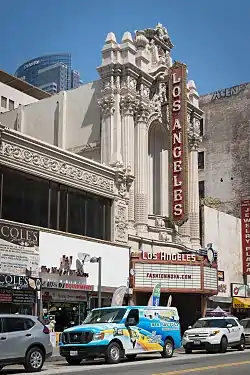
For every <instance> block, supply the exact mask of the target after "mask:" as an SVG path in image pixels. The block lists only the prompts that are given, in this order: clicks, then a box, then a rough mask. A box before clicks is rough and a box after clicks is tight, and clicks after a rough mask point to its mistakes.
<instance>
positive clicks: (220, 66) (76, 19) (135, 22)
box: [0, 0, 250, 93]
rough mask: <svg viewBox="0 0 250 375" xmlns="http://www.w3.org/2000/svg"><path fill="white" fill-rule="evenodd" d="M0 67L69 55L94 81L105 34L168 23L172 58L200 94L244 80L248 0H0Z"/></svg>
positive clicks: (248, 76) (249, 65)
mask: <svg viewBox="0 0 250 375" xmlns="http://www.w3.org/2000/svg"><path fill="white" fill-rule="evenodd" d="M0 9H1V22H0V32H1V54H0V67H1V69H3V70H6V71H7V72H9V73H14V71H15V70H16V68H17V66H18V65H20V64H22V63H23V62H24V61H26V60H28V59H31V58H33V57H36V56H39V55H43V54H47V53H52V52H70V53H72V59H73V67H74V68H75V69H77V70H79V71H80V73H81V77H82V79H83V81H84V82H89V81H91V80H93V79H97V77H98V75H97V72H96V67H97V66H98V65H100V61H101V48H102V46H103V43H104V40H105V37H106V34H107V33H108V32H109V31H113V32H114V33H115V34H116V37H117V41H118V42H119V41H120V40H121V37H122V35H123V33H124V32H125V31H127V30H129V31H131V32H134V31H135V30H138V29H143V28H147V27H155V26H156V24H157V23H158V22H160V23H162V24H163V25H164V26H166V27H167V29H168V32H169V34H170V37H171V39H172V42H173V44H174V49H173V52H172V56H173V58H174V59H176V60H181V61H184V62H185V63H187V65H188V70H189V79H194V80H195V82H196V85H197V87H198V90H199V92H200V93H206V92H212V91H214V90H217V89H219V88H224V87H230V86H233V85H237V84H240V83H244V82H248V81H250V0H238V1H235V0H178V1H177V0H176V1H174V0H157V1H152V0H150V1H149V0H120V1H119V0H109V1H108V0H94V1H90V0H42V1H40V0H8V1H4V0H0Z"/></svg>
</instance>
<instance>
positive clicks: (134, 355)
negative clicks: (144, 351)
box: [126, 354, 137, 361]
mask: <svg viewBox="0 0 250 375" xmlns="http://www.w3.org/2000/svg"><path fill="white" fill-rule="evenodd" d="M136 356H137V354H127V355H126V357H127V359H128V360H129V361H134V360H135V359H136Z"/></svg>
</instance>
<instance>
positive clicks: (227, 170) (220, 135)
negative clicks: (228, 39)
mask: <svg viewBox="0 0 250 375" xmlns="http://www.w3.org/2000/svg"><path fill="white" fill-rule="evenodd" d="M200 107H201V109H202V110H203V111H204V113H205V121H204V136H203V141H202V144H201V149H202V150H204V151H205V173H203V172H202V171H200V172H199V173H200V177H199V179H200V180H204V181H205V195H206V196H207V197H216V198H219V199H220V200H221V202H222V204H221V206H220V210H221V211H224V212H227V213H229V214H232V215H234V216H237V217H240V210H239V208H240V205H239V202H240V199H241V198H247V197H248V196H249V195H248V194H249V190H250V138H249V136H247V135H248V134H249V132H250V83H248V84H244V85H239V86H235V87H234V88H228V89H224V90H220V91H218V92H216V93H212V94H208V95H205V96H202V97H201V98H200Z"/></svg>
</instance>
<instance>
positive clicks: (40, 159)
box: [0, 140, 114, 194]
mask: <svg viewBox="0 0 250 375" xmlns="http://www.w3.org/2000/svg"><path fill="white" fill-rule="evenodd" d="M0 155H1V156H2V161H3V162H4V160H5V159H6V160H7V161H8V163H9V162H10V161H12V162H13V164H16V165H20V166H21V167H24V168H27V167H29V168H30V169H32V170H33V171H37V172H38V173H39V174H44V176H48V174H49V173H50V174H51V175H54V176H55V177H56V178H61V179H62V181H63V182H65V181H66V182H67V183H69V184H70V183H74V184H76V183H77V184H79V186H82V187H85V188H86V187H87V188H88V190H89V189H90V188H91V189H93V190H94V189H98V190H100V191H106V192H108V193H112V194H113V193H114V182H113V180H112V179H108V178H106V177H102V176H100V175H98V174H96V173H94V172H89V171H86V170H85V169H83V168H80V167H75V166H74V165H73V164H71V163H68V162H64V161H62V160H60V159H56V158H53V157H50V156H47V155H44V154H42V153H41V152H38V151H33V150H29V149H27V148H25V147H22V146H19V145H18V146H17V145H13V144H11V143H8V142H6V141H4V140H2V142H1V146H0Z"/></svg>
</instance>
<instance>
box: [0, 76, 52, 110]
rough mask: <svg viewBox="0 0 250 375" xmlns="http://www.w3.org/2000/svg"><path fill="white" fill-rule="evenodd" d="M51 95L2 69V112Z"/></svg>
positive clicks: (0, 96)
mask: <svg viewBox="0 0 250 375" xmlns="http://www.w3.org/2000/svg"><path fill="white" fill-rule="evenodd" d="M48 97H50V95H49V94H47V93H46V92H44V91H42V90H40V89H38V88H37V87H34V86H32V85H30V84H29V83H26V82H23V81H22V80H21V79H18V78H16V77H14V76H12V75H11V74H8V73H6V72H4V71H3V70H0V113H3V112H7V111H12V110H13V109H15V108H18V106H19V105H27V104H31V103H34V102H37V101H38V100H41V99H44V98H48Z"/></svg>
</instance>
